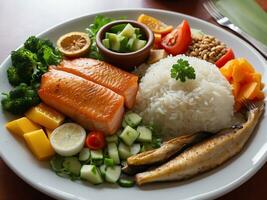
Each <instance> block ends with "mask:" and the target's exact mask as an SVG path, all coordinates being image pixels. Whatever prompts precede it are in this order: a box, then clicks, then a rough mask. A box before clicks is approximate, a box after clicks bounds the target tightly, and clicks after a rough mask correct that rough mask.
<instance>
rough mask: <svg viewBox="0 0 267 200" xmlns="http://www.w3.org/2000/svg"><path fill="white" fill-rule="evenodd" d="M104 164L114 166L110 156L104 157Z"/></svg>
mask: <svg viewBox="0 0 267 200" xmlns="http://www.w3.org/2000/svg"><path fill="white" fill-rule="evenodd" d="M104 164H105V165H106V166H114V164H115V163H114V161H113V159H112V158H104Z"/></svg>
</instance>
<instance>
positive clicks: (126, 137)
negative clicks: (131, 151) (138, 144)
mask: <svg viewBox="0 0 267 200" xmlns="http://www.w3.org/2000/svg"><path fill="white" fill-rule="evenodd" d="M138 136H139V133H138V132H137V131H136V130H135V129H133V128H132V127H130V126H126V127H125V128H124V130H123V131H122V133H121V134H120V136H119V137H120V138H121V139H122V140H123V142H124V143H125V144H127V145H129V146H131V145H132V144H133V143H134V141H135V140H136V139H137V137H138Z"/></svg>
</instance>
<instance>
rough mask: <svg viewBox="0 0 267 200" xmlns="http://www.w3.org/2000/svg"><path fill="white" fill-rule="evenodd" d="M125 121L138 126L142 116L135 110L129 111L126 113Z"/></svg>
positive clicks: (132, 125)
mask: <svg viewBox="0 0 267 200" xmlns="http://www.w3.org/2000/svg"><path fill="white" fill-rule="evenodd" d="M124 121H125V122H126V124H128V125H129V126H131V127H136V126H137V125H138V124H140V122H141V121H142V117H140V116H139V115H138V114H136V113H133V112H127V113H126V114H125V115H124Z"/></svg>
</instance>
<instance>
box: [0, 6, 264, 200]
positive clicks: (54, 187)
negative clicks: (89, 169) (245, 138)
mask: <svg viewBox="0 0 267 200" xmlns="http://www.w3.org/2000/svg"><path fill="white" fill-rule="evenodd" d="M141 13H146V14H148V15H152V16H154V17H156V18H158V19H161V20H162V21H164V22H166V23H167V24H172V25H174V26H176V25H177V24H179V23H180V22H181V21H182V19H187V20H188V21H189V23H190V25H191V27H193V28H196V29H201V30H203V31H204V32H205V33H207V34H210V35H214V36H216V37H217V38H219V39H220V40H221V41H223V42H225V43H226V44H227V45H228V46H230V47H232V48H233V50H234V52H235V54H236V57H245V58H247V59H248V60H249V61H250V62H251V63H252V64H253V65H254V66H255V67H256V69H257V70H258V71H260V72H261V73H262V74H263V80H264V82H265V83H267V81H266V80H267V77H266V70H265V67H266V61H265V60H264V58H262V57H261V56H260V55H259V53H257V52H256V51H255V50H254V49H253V48H252V47H251V46H249V45H248V44H247V43H245V42H244V41H242V40H241V39H239V38H238V37H236V36H235V35H233V34H231V33H229V32H227V31H225V30H223V29H222V28H219V27H217V26H214V25H212V24H209V23H207V22H205V21H202V20H199V19H196V18H193V17H190V16H187V15H182V14H179V13H175V12H167V11H162V10H154V9H127V10H113V11H106V12H102V13H97V14H103V15H106V16H109V17H115V18H116V17H121V16H126V17H127V18H128V19H136V18H137V16H138V15H140V14H141ZM95 16H96V14H90V15H87V16H82V17H79V18H76V19H72V20H70V21H67V22H64V23H62V24H60V25H57V26H55V27H52V28H50V29H49V30H47V31H45V32H43V33H41V34H40V35H39V36H41V37H44V38H49V39H50V40H52V41H55V40H56V39H57V38H58V37H59V36H60V35H62V34H64V33H67V32H70V31H84V29H85V28H86V27H87V26H88V25H89V23H91V22H92V21H93V19H94V17H95ZM9 65H10V57H8V58H7V59H6V60H5V61H4V62H3V63H2V65H1V68H0V91H1V92H2V91H8V90H9V89H10V86H9V84H8V80H7V77H6V69H7V67H8V66H9ZM11 118H12V116H11V115H8V114H7V113H2V116H1V117H0V133H1V134H0V137H1V140H0V150H1V157H2V158H3V159H4V161H5V162H6V163H7V165H8V166H9V167H10V168H11V169H12V170H13V171H14V172H15V173H16V174H17V175H18V176H20V177H21V178H22V179H23V180H25V181H26V182H27V183H29V184H30V185H32V186H33V187H35V188H37V189H38V190H40V191H42V192H44V193H46V194H48V195H50V196H52V197H55V198H60V199H72V200H74V199H93V200H100V199H106V198H112V199H116V200H125V199H127V200H134V199H139V200H141V199H153V200H161V199H166V198H167V199H175V200H176V199H207V198H215V197H218V196H221V195H223V194H225V193H226V192H229V191H230V190H233V189H234V188H236V187H238V186H239V185H240V184H242V183H243V182H245V181H246V180H248V179H249V178H250V177H251V176H252V175H253V174H255V173H256V172H257V171H258V170H259V169H260V167H261V166H262V165H263V164H264V163H265V161H266V155H267V154H266V151H267V134H266V133H265V131H266V130H267V123H266V122H267V119H266V118H265V114H264V117H263V119H262V122H261V123H260V125H259V127H258V130H257V131H255V133H254V136H253V137H252V138H251V139H250V141H249V143H248V144H247V145H246V148H245V149H244V150H243V151H242V152H241V153H240V154H239V155H238V156H236V157H235V158H233V159H231V160H230V161H229V162H227V163H226V164H224V165H223V166H221V167H219V168H217V169H215V170H213V171H211V172H209V173H205V174H203V175H201V176H198V177H196V178H194V179H191V180H189V181H185V182H180V183H164V184H154V185H150V186H146V187H142V188H138V187H134V188H130V189H127V188H126V189H125V188H119V187H115V186H112V185H102V186H92V185H90V184H87V183H81V182H72V181H70V180H67V179H64V178H60V177H58V176H56V175H55V174H54V173H53V172H52V171H51V170H50V169H49V166H48V163H47V162H39V161H37V160H36V159H35V158H34V157H33V156H32V154H31V153H30V152H29V150H28V149H27V148H26V147H25V145H24V143H23V141H22V140H20V139H17V138H15V137H13V136H12V135H11V134H10V133H8V132H7V130H6V129H5V127H4V124H5V123H6V122H7V121H8V120H9V119H11Z"/></svg>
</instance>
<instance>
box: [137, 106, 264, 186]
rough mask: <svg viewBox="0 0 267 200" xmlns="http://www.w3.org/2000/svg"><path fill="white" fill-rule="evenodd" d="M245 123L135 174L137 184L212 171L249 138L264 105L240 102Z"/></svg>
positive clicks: (173, 179)
mask: <svg viewBox="0 0 267 200" xmlns="http://www.w3.org/2000/svg"><path fill="white" fill-rule="evenodd" d="M244 105H245V107H246V109H247V121H246V122H245V123H244V124H242V125H241V126H235V127H232V128H231V129H229V130H228V131H225V130H223V131H222V132H220V133H218V134H216V135H215V136H213V137H211V138H209V139H207V140H205V141H203V142H201V143H199V144H197V145H195V146H193V147H192V148H190V149H188V150H186V151H184V152H183V153H181V154H180V155H178V156H177V157H176V158H174V159H173V160H171V161H169V162H167V163H165V164H163V165H161V166H159V167H157V168H155V169H153V170H150V171H146V172H143V173H139V174H137V175H136V182H137V184H138V185H143V184H147V183H152V182H162V181H179V180H184V179H189V178H192V177H193V176H195V175H198V174H200V173H203V172H206V171H208V170H211V169H214V168H215V167H217V166H219V165H221V164H223V163H224V162H225V161H227V160H229V159H230V158H232V157H233V156H235V155H236V154H238V153H239V152H240V151H241V150H242V149H243V147H244V145H245V144H246V142H247V140H248V138H249V137H250V136H251V134H252V132H253V130H254V128H255V126H256V125H257V123H258V121H259V119H260V117H261V115H262V113H263V111H264V107H265V106H264V104H261V105H258V106H255V104H254V103H250V102H244Z"/></svg>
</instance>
